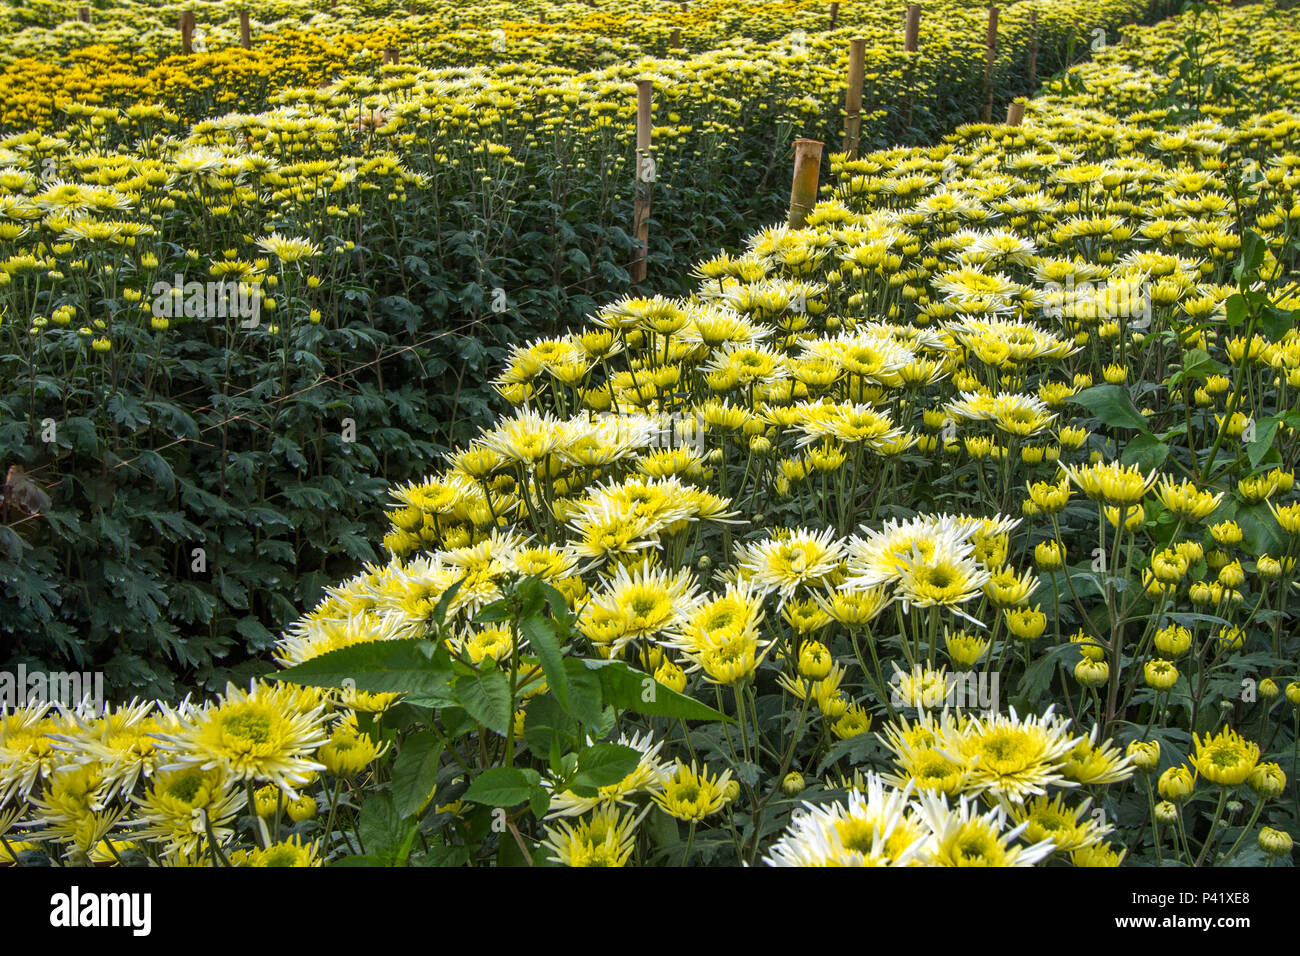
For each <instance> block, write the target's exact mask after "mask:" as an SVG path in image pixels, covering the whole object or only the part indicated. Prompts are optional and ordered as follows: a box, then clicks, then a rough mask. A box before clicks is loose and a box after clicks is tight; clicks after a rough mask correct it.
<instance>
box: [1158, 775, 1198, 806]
mask: <svg viewBox="0 0 1300 956" xmlns="http://www.w3.org/2000/svg"><path fill="white" fill-rule="evenodd" d="M1156 789H1157V790H1159V791H1160V796H1162V797H1164V798H1165V799H1166V800H1168V801H1170V802H1171V803H1182V802H1183V801H1184V800H1186V799H1187V798H1188V797H1190V796H1191V795H1192V791H1193V790H1195V789H1196V781H1194V780H1193V779H1192V772H1191V771H1190V770H1188V769H1187V768H1186V767H1170V768H1169V769H1168V770H1166V771H1165V772H1164V773H1162V774H1161V775H1160V780H1159V781H1157V783H1156Z"/></svg>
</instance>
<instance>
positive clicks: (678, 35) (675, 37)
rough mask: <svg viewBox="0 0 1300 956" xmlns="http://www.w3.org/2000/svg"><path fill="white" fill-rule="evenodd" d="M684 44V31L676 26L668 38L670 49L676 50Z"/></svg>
mask: <svg viewBox="0 0 1300 956" xmlns="http://www.w3.org/2000/svg"><path fill="white" fill-rule="evenodd" d="M681 45H682V31H681V30H679V29H676V28H674V29H673V33H672V36H670V37H669V38H668V49H670V50H676V49H677V48H678V47H679V46H681Z"/></svg>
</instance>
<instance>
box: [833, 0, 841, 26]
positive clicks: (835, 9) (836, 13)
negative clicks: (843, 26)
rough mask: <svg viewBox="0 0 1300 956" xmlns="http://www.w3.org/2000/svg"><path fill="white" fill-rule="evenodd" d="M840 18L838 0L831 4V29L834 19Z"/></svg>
mask: <svg viewBox="0 0 1300 956" xmlns="http://www.w3.org/2000/svg"><path fill="white" fill-rule="evenodd" d="M839 18H840V5H839V2H838V0H836V2H835V3H832V4H831V29H832V30H834V29H835V21H836V20H838V19H839Z"/></svg>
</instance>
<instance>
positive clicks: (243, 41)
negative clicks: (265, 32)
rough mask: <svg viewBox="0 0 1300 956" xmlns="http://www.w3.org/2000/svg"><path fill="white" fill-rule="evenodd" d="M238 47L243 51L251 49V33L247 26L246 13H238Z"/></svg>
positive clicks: (241, 11)
mask: <svg viewBox="0 0 1300 956" xmlns="http://www.w3.org/2000/svg"><path fill="white" fill-rule="evenodd" d="M239 45H240V46H242V47H243V48H244V49H245V50H251V49H252V48H253V32H252V29H251V28H250V27H249V25H248V11H247V10H240V11H239Z"/></svg>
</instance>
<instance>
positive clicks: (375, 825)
mask: <svg viewBox="0 0 1300 956" xmlns="http://www.w3.org/2000/svg"><path fill="white" fill-rule="evenodd" d="M417 829H418V824H417V823H416V821H414V820H406V819H404V818H403V817H402V815H401V814H400V813H398V812H397V807H396V806H395V805H394V804H393V798H392V797H391V796H390V795H389V794H387V793H372V794H371V795H370V796H368V797H367V798H366V802H365V803H363V804H362V805H361V815H360V818H359V819H358V821H357V834H358V836H360V837H361V846H362V847H363V848H364V849H365V852H366V855H368V856H373V857H375V858H377V859H379V860H381V861H383V863H384V864H385V865H387V866H392V865H393V864H395V863H398V864H400V863H402V862H404V861H405V860H406V856H407V855H408V854H409V853H410V849H411V841H412V840H413V839H414V838H415V832H416V830H417Z"/></svg>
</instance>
